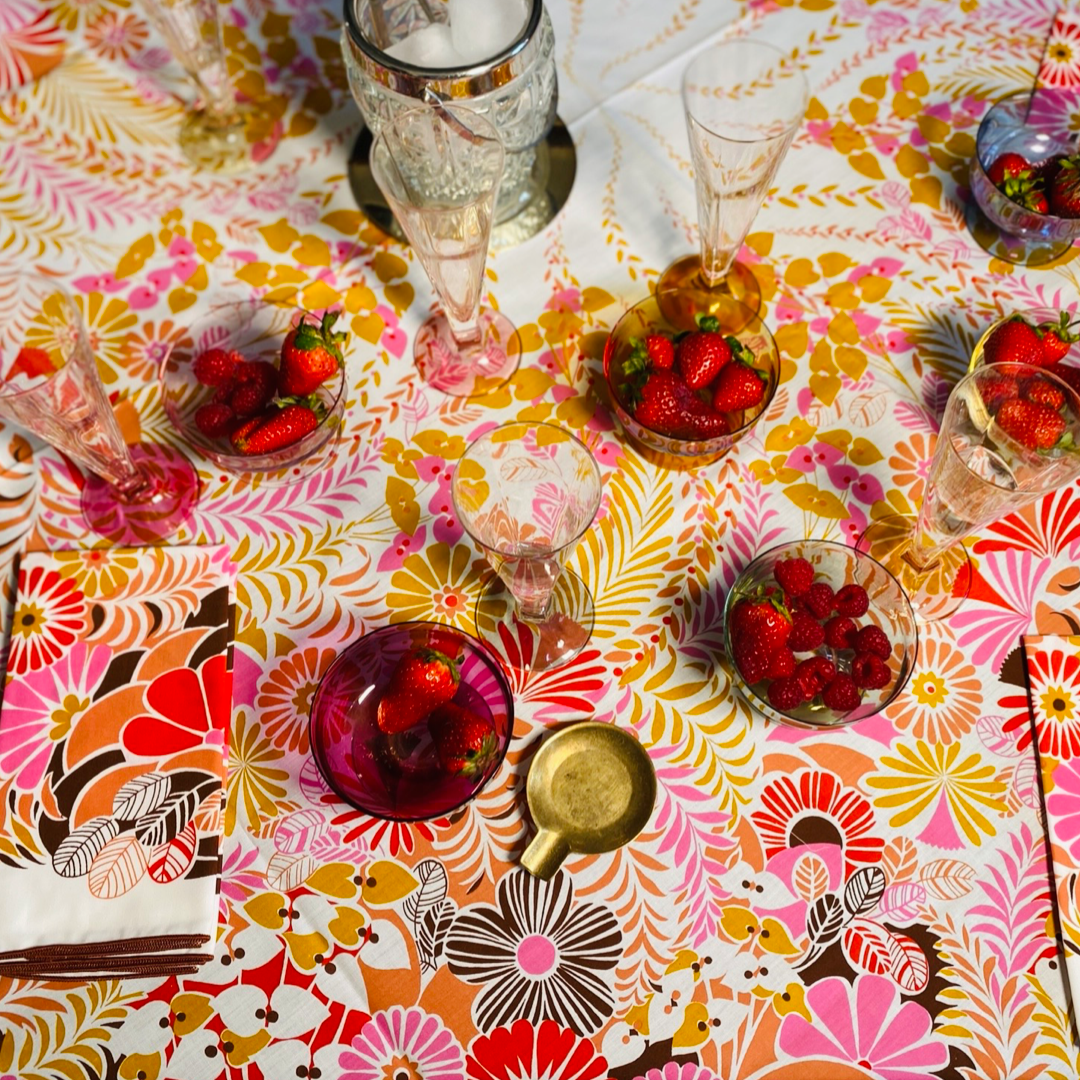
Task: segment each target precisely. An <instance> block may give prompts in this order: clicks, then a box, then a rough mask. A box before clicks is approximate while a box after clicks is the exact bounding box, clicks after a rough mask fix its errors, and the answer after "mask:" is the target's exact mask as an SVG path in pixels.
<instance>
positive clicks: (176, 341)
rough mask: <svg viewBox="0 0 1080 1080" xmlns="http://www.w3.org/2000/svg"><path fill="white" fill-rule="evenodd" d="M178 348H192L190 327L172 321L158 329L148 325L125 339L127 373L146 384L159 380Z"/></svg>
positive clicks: (124, 360)
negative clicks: (165, 364) (167, 359)
mask: <svg viewBox="0 0 1080 1080" xmlns="http://www.w3.org/2000/svg"><path fill="white" fill-rule="evenodd" d="M178 346H185V347H187V348H190V347H191V338H190V336H189V335H188V332H187V327H184V326H176V325H174V324H173V322H172V320H171V319H165V320H163V321H162V322H161V323H159V324H157V325H156V326H155V325H154V323H152V322H145V323H143V324H142V326H140V327H139V328H138V329H136V330H132V331H131V333H130V334H128V335H127V337H126V338H124V347H123V365H124V370H125V371H126V372H127V374H128V375H130V376H131V378H133V379H137V380H139V381H142V382H148V381H150V380H153V379H156V378H157V377H158V371H159V370H160V369H161V365H162V364H163V363H164V362H165V359H166V357H167V356H168V355H169V353H170V352H172V350H173V349H175V348H177V347H178Z"/></svg>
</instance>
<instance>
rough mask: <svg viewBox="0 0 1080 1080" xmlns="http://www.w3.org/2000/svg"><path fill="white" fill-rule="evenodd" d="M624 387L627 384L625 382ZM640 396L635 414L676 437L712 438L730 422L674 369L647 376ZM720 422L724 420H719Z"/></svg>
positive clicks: (646, 423) (638, 393)
mask: <svg viewBox="0 0 1080 1080" xmlns="http://www.w3.org/2000/svg"><path fill="white" fill-rule="evenodd" d="M624 387H625V384H624ZM630 389H631V396H636V397H639V398H640V400H639V401H638V403H637V405H636V406H635V407H634V416H635V417H636V418H637V419H638V420H639V421H641V423H643V424H644V425H645V426H646V427H650V428H652V429H653V431H658V432H659V433H660V434H661V435H670V436H671V437H672V438H676V439H694V438H711V437H712V435H713V434H717V435H722V434H725V433H726V431H727V430H729V429H728V428H727V421H726V420H723V418H722V417H716V419H713V418H714V417H715V416H716V414H715V413H713V411H712V409H710V408H709V406H708V405H706V404H705V402H703V401H702V400H701V399H700V398H698V397H696V396H695V395H694V394H693V392H692V391H691V390H690V388H689V387H688V386H687V385H686V383H684V382H683V381H682V379H680V378H679V376H678V375H676V374H675V372H673V371H658V372H655V373H654V374H651V375H648V376H647V377H646V379H645V381H644V383H642V384H641V386H640V388H638V389H637V390H636V392H635V391H634V390H633V388H630ZM717 421H722V423H718V422H717Z"/></svg>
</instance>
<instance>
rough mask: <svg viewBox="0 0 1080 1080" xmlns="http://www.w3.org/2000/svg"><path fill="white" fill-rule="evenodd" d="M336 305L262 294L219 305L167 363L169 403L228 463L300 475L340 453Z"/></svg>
mask: <svg viewBox="0 0 1080 1080" xmlns="http://www.w3.org/2000/svg"><path fill="white" fill-rule="evenodd" d="M335 324H336V318H335V314H334V313H332V312H331V313H328V314H326V315H313V314H310V313H308V312H306V311H301V310H299V309H297V308H293V307H278V306H276V305H273V304H268V303H265V302H264V301H261V300H241V301H232V302H229V303H227V304H222V305H218V306H216V307H215V308H214V309H213V311H211V312H209V313H208V314H206V315H204V316H203V317H202V318H201V319H199V320H198V321H197V322H195V323H194V324H193V325H192V326H191V328H190V330H189V334H188V337H189V339H190V344H186V343H185V344H183V345H180V346H177V347H176V348H174V349H173V350H172V351H171V352H170V353H169V355H168V357H167V358H166V360H165V362H164V363H163V364H162V368H161V390H162V402H163V404H164V406H165V412H166V414H167V415H168V417H169V419H170V420H171V421H172V423H173V426H174V427H175V428H176V430H177V431H178V432H179V433H180V434H181V435H182V436H183V438H184V440H185V441H186V442H187V443H188V444H189V445H190V446H192V447H194V448H195V449H196V450H199V451H200V452H201V453H202V454H204V455H205V456H206V457H207V458H209V459H210V460H211V461H213V462H214V463H215V464H216V465H218V466H220V467H221V468H222V469H224V470H225V471H227V472H230V473H234V474H238V475H242V476H256V475H257V476H258V478H259V482H260V483H262V484H273V483H278V484H282V483H291V482H292V481H294V480H298V479H300V478H302V477H303V476H307V475H308V474H310V473H311V472H313V471H314V470H315V469H318V468H320V467H321V466H322V465H323V464H324V463H325V461H326V459H327V458H328V457H329V456H330V454H331V453H332V452H333V448H334V445H335V443H336V441H337V436H338V434H339V432H340V428H341V417H342V414H343V412H344V409H345V371H344V357H345V353H346V351H347V347H348V341H347V338H346V335H345V334H343V333H342V332H341V331H340V330H338V329H337V327H336V325H335Z"/></svg>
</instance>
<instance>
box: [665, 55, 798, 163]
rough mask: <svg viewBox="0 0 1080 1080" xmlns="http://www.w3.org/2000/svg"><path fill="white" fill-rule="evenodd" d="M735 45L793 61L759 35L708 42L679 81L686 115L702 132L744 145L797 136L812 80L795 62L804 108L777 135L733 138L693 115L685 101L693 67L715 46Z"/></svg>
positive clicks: (793, 67) (793, 65) (692, 59)
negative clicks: (758, 36) (795, 134)
mask: <svg viewBox="0 0 1080 1080" xmlns="http://www.w3.org/2000/svg"><path fill="white" fill-rule="evenodd" d="M734 45H738V46H741V47H743V48H745V47H746V46H747V45H751V46H753V47H754V48H758V49H765V50H767V51H768V52H770V53H774V54H775V55H776V56H779V57H781V58H782V59H784V60H789V61H790V60H791V58H790V57H789V56H788V54H787V53H786V52H784V50H783V49H781V48H779V47H778V46H776V45H773V44H771V43H770V42H768V41H760V40H758V39H757V38H741V37H732V38H724V39H723V40H721V41H714V42H712V43H711V44H709V45H705V46H703V47H702V48H701V49H700V50H699V51H698V52H697V53H695V54H694V56H693V57H692V58H691V59H690V62H689V63H688V64H687V65H686V68H685V69H684V71H683V74H682V78H681V79H680V80H679V92H680V96H681V97H682V103H683V113H684V115H685V116H686V118H687V120H688V121H691V120H692V121H693V122H694V123H695V124H696V125H697V126H698V127H699V128H701V129H702V131H707V132H708V133H709V134H710V135H713V136H715V137H716V138H718V139H724V140H726V141H727V142H730V143H737V144H739V145H741V146H753V145H754V144H755V143H767V142H774V141H776V140H779V139H783V138H785V137H786V136H787V135H789V134H790V135H792V137H794V133H795V132H796V131H797V130H798V129H799V127H800V126H801V125H802V122H803V120H805V119H806V110H807V109H808V108H809V106H810V82H809V80H808V79H807V78H806V73H805V72H804V71H803V69H802V68H801V67H799V66H798V65H797V64H796V63H795V62H794V61H791V64H792V68H791V70H792V74H793V75H796V76H798V80H799V83H800V85H801V86H802V97H803V105H802V109H801V110H800V112H799V114H798V116H797V117H796V118H794V119H792V120H791V122H790V123H788V124H785V125H784V127H783V130H782V131H780V132H778V133H777V134H776V135H766V136H764V137H762V138H757V139H739V138H736V137H734V136H732V135H725V134H723V132H720V131H714V130H713V129H712V128H711V127H709V126H708V125H707V124H703V123H702V122H701V121H700V120H698V119H697V117H695V116H694V115H693V113H692V112H691V110H690V107H689V105H688V104H687V100H686V89H687V80H688V78H689V77H690V71H691V69H692V68H693V66H694V65H695V64H696V63H697V62H698V60H700V59H701V58H702V57H703V56H705V54H706V53H708V52H711V51H712V50H714V49H723V48H726V47H727V46H734Z"/></svg>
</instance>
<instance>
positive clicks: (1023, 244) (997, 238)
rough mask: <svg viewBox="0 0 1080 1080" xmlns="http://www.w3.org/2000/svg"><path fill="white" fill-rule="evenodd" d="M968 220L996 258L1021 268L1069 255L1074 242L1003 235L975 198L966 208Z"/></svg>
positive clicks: (977, 238)
mask: <svg viewBox="0 0 1080 1080" xmlns="http://www.w3.org/2000/svg"><path fill="white" fill-rule="evenodd" d="M964 220H965V222H966V224H967V227H968V231H969V232H970V233H971V235H972V237H973V238H974V240H975V242H976V243H977V244H978V245H979V247H981V248H982V249H983V250H984V251H986V252H988V253H989V254H990V255H993V256H994V258H996V259H1001V260H1002V261H1003V262H1009V263H1016V264H1017V265H1019V266H1045V265H1046V264H1047V263H1051V262H1053V261H1054V260H1055V259H1060V258H1061V257H1062V256H1063V255H1067V254H1068V252H1069V249H1070V248H1071V247H1072V246H1073V241H1072V240H1054V239H1048V238H1046V237H1041V236H1040V237H1031V238H1029V239H1025V238H1024V237H1022V236H1013V235H1010V234H1009V233H1006V232H1002V231H1001V229H999V228H998V227H997V226H996V225H995V224H994V223H993V222H992V221H991V220H990V219H989V218H988V217H987V216H986V215H985V214H984V213H983V212H982V210H980V209H979V206H978V204H977V203H976V202H975V199H974V197H971V198H969V199H968V202H967V205H966V207H965V208H964Z"/></svg>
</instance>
